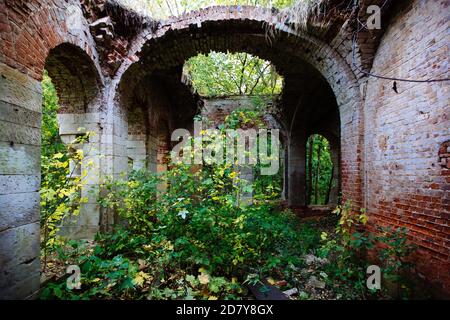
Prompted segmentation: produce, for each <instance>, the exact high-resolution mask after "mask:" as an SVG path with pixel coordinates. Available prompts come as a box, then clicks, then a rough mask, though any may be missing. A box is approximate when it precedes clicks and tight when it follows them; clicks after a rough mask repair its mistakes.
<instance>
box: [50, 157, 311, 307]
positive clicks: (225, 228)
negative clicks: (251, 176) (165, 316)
mask: <svg viewBox="0 0 450 320" xmlns="http://www.w3.org/2000/svg"><path fill="white" fill-rule="evenodd" d="M233 173H234V171H233V170H232V169H231V168H229V167H226V166H224V167H217V168H215V169H214V170H211V169H203V170H197V171H193V170H192V168H191V167H188V166H184V165H179V166H173V167H172V169H171V170H170V171H168V172H167V173H166V174H164V175H155V174H151V173H148V172H144V171H136V172H133V173H132V174H131V175H130V176H129V177H128V179H127V180H126V181H116V182H114V183H108V184H107V185H106V187H107V188H108V190H109V193H108V196H107V197H106V198H103V199H101V205H102V206H105V207H107V208H110V209H115V210H117V212H118V213H119V215H120V217H121V218H122V219H123V221H124V225H125V226H126V228H121V227H118V228H117V230H115V231H114V232H113V233H111V234H107V235H102V236H99V237H98V239H97V246H96V247H95V248H94V250H93V252H92V254H91V255H89V256H87V257H82V258H80V260H79V261H78V263H79V264H80V266H81V269H82V274H83V278H82V284H83V286H84V288H85V290H84V291H83V292H81V293H77V295H75V296H72V295H68V294H69V293H67V292H65V291H64V290H65V289H63V286H59V287H58V288H59V289H60V290H62V292H63V293H62V294H61V297H63V298H67V297H70V298H74V297H75V298H87V297H91V296H96V297H97V298H109V297H115V298H119V297H120V298H127V297H130V295H131V296H132V297H134V298H158V299H175V298H196V299H206V298H208V299H216V298H221V299H224V298H225V299H236V298H238V297H241V296H242V295H243V294H245V292H246V289H245V287H243V285H242V283H243V282H244V281H245V279H246V278H247V277H248V276H249V275H250V274H257V275H258V277H259V278H261V277H266V276H269V275H271V274H273V273H276V272H278V270H279V268H281V267H282V266H286V265H291V264H292V265H297V266H299V265H300V264H301V263H302V261H301V258H300V255H299V253H300V252H304V251H305V250H306V249H307V247H308V246H310V245H311V243H310V240H308V241H303V240H302V239H301V237H300V233H299V232H298V229H297V227H296V225H297V219H296V218H295V217H294V216H293V215H292V214H291V213H289V212H276V211H275V210H274V207H273V206H272V205H268V204H259V205H253V206H239V205H236V203H237V198H236V196H235V194H236V193H235V192H234V191H235V190H234V189H235V188H236V187H235V179H236V177H235V175H234V174H233ZM161 184H166V185H168V187H167V189H166V190H164V191H162V189H161V188H160V187H158V186H161ZM155 199H157V201H155ZM139 263H140V264H141V266H143V268H141V269H140V270H141V271H138V269H139V268H136V267H134V266H135V265H138V264H139ZM96 279H102V280H101V281H100V280H98V281H97V280H96ZM130 279H132V281H131V280H130ZM130 281H131V282H130ZM54 286H55V284H53V285H52V287H48V290H47V291H46V294H47V295H46V296H45V297H47V298H49V297H52V295H56V293H55V292H54V288H53V287H54ZM52 290H53V291H52ZM52 292H53V293H52Z"/></svg>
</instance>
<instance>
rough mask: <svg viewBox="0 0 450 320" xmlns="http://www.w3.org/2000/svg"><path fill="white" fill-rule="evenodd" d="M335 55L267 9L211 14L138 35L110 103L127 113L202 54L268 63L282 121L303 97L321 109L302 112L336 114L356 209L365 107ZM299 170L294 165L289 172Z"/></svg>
mask: <svg viewBox="0 0 450 320" xmlns="http://www.w3.org/2000/svg"><path fill="white" fill-rule="evenodd" d="M269 34H270V36H269ZM317 34H320V32H317ZM339 50H340V49H337V48H334V47H332V46H331V45H330V44H327V43H326V42H325V41H323V40H321V39H320V38H319V37H317V36H314V35H312V34H310V33H307V32H301V31H295V30H294V29H291V28H290V27H288V26H287V25H285V24H281V23H280V21H279V17H278V16H277V15H276V14H273V12H272V11H271V10H268V9H263V8H255V7H210V8H206V9H204V10H201V11H196V12H192V13H189V14H187V15H185V16H182V17H180V18H177V19H173V20H170V21H169V22H167V23H166V24H164V25H162V26H160V27H159V28H157V29H156V30H154V29H152V30H150V29H146V30H143V31H142V32H141V33H140V35H138V36H137V38H136V40H135V42H134V44H133V46H132V47H131V51H130V53H129V55H128V59H127V60H125V61H124V63H123V64H122V66H121V67H120V68H119V69H118V71H117V73H116V76H115V80H114V81H115V86H113V87H112V89H113V90H112V91H111V92H110V95H114V96H115V105H114V109H115V110H125V108H124V106H123V104H124V103H125V104H126V103H128V102H126V101H124V95H127V93H128V95H130V94H131V95H132V93H133V92H139V91H145V89H144V88H145V84H146V83H147V82H146V81H147V80H145V79H149V78H155V77H156V78H157V79H161V80H162V79H163V78H167V76H168V75H169V76H171V77H172V83H177V82H178V83H180V82H181V81H180V79H181V77H182V74H181V71H182V66H183V64H184V62H185V61H186V60H187V59H189V58H190V57H192V56H195V55H197V54H199V53H209V52H210V51H221V52H227V51H230V52H247V53H250V54H253V55H256V56H258V57H260V58H262V59H265V60H268V61H270V62H271V63H272V64H274V65H275V67H276V69H277V71H278V72H279V73H280V74H281V75H283V76H284V77H285V88H284V91H283V101H284V103H283V109H284V111H283V112H284V113H285V118H286V119H285V120H286V121H288V122H290V121H291V118H292V117H293V116H294V115H293V113H294V110H293V109H295V105H296V104H297V103H298V102H297V101H298V100H299V99H300V98H301V94H300V93H301V92H302V91H304V94H306V95H308V94H309V95H312V96H314V97H316V98H317V99H316V100H317V101H318V102H313V101H312V99H311V100H309V101H307V102H305V103H306V104H309V105H308V106H305V105H303V106H302V107H301V108H300V109H302V108H303V109H305V108H311V107H312V106H313V104H316V105H315V106H314V107H320V106H321V105H322V106H325V105H326V104H329V105H335V107H336V108H337V109H338V110H339V111H338V118H339V119H338V121H337V122H338V127H339V123H340V128H338V132H339V133H340V134H337V137H338V139H339V138H340V139H341V143H342V153H341V154H342V172H343V174H342V177H343V179H342V190H343V194H344V197H345V199H352V200H353V201H354V202H355V204H356V205H361V204H362V192H361V191H362V190H361V188H362V185H361V181H362V179H361V177H360V175H361V166H360V159H358V156H357V155H358V154H359V153H360V150H361V142H362V141H361V130H362V128H363V124H362V119H363V117H362V102H361V96H360V89H359V82H358V80H357V78H356V76H355V74H354V73H353V70H352V68H351V66H350V65H349V62H348V61H347V60H345V59H344V58H342V56H341V52H340V51H339ZM162 75H163V76H162ZM311 83H314V85H312V84H311ZM172 88H173V84H172ZM173 91H174V90H173ZM130 92H131V93H130ZM322 96H325V97H326V98H323V97H322ZM322 98H323V99H322ZM121 99H122V100H121ZM127 99H129V97H128V98H127ZM305 103H303V104H305ZM317 104H318V105H317ZM110 107H111V108H113V105H111V106H110ZM195 108H196V105H195V101H194V100H192V101H189V102H188V103H186V104H185V105H183V106H180V107H179V108H178V109H176V110H174V111H175V113H177V112H178V113H182V114H185V118H184V121H185V122H186V121H187V120H189V119H191V118H192V115H193V113H194V112H195ZM110 113H113V109H111V110H110ZM186 114H187V115H186ZM297 117H298V115H297ZM296 121H298V120H296ZM330 125H331V124H330ZM333 125H334V124H333ZM302 126H303V124H302V122H301V121H300V122H298V123H296V127H302ZM294 135H296V138H295V139H297V140H301V141H302V142H301V143H300V144H298V145H296V146H295V148H297V149H299V152H301V154H303V153H304V151H303V149H304V146H303V144H304V143H305V141H306V136H305V134H304V133H301V132H298V133H295V134H294ZM292 154H294V153H292ZM303 164H304V163H303V162H298V163H295V164H294V163H293V164H292V167H298V166H303ZM292 174H297V177H296V178H294V179H291V181H294V180H295V179H304V178H302V175H304V173H303V172H302V171H301V170H300V172H299V173H294V172H292ZM301 184H302V183H301V182H300V185H301ZM300 185H296V186H293V187H292V188H293V189H294V190H295V191H293V193H292V194H291V198H292V197H294V196H295V195H297V194H298V193H299V189H298V188H299V186H300ZM300 193H301V189H300ZM302 203H304V200H303V199H299V200H298V201H292V204H295V205H300V206H301V205H302Z"/></svg>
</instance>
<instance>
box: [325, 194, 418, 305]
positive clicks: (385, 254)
mask: <svg viewBox="0 0 450 320" xmlns="http://www.w3.org/2000/svg"><path fill="white" fill-rule="evenodd" d="M334 213H336V214H337V215H338V216H339V222H338V225H337V227H336V231H335V234H334V235H328V234H327V233H322V236H321V238H322V246H321V248H320V249H319V250H318V252H319V254H320V255H321V256H323V257H327V258H328V259H329V260H330V262H331V263H330V264H329V265H327V266H326V269H325V272H326V273H327V274H329V275H331V277H330V284H331V285H333V282H340V283H341V284H343V285H341V287H340V288H339V290H340V292H341V293H342V294H343V296H344V297H346V298H349V299H352V298H368V297H372V298H375V297H382V296H384V297H392V296H394V298H397V297H398V296H399V292H400V291H401V290H400V289H403V290H402V291H403V293H405V294H409V289H408V288H407V286H406V278H405V277H404V276H405V274H406V273H407V271H408V270H409V268H410V264H409V263H408V262H407V258H408V256H409V255H410V253H411V252H412V250H413V246H411V245H410V244H409V243H408V242H407V229H405V228H398V229H397V230H393V229H391V228H379V229H378V230H377V232H371V231H369V230H368V229H367V228H365V225H366V224H367V222H368V217H367V215H366V213H365V210H364V209H361V210H360V211H355V210H354V209H353V208H352V204H351V202H350V201H349V202H346V203H345V204H344V205H342V206H338V207H337V208H336V210H335V211H334ZM369 251H372V253H374V254H375V255H376V256H377V257H378V260H379V263H380V267H381V270H382V276H383V282H384V283H386V281H389V282H390V283H394V284H395V286H396V289H397V292H394V293H393V292H392V290H391V289H390V288H389V286H383V285H382V292H376V291H369V290H368V289H367V287H366V270H367V267H368V266H369V265H371V264H373V262H370V261H369V260H368V258H367V255H368V252H369ZM351 288H354V289H355V290H352V289H351Z"/></svg>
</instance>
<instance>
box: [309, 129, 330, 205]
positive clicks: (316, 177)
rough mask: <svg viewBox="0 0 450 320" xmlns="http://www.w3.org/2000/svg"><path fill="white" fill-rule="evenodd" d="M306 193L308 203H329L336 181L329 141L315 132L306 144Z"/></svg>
mask: <svg viewBox="0 0 450 320" xmlns="http://www.w3.org/2000/svg"><path fill="white" fill-rule="evenodd" d="M306 159H307V161H306V173H307V178H306V193H307V197H306V199H307V204H308V205H328V204H329V202H330V195H331V192H332V189H333V188H334V187H335V185H336V183H337V182H336V181H334V179H333V176H334V172H333V171H334V164H333V160H332V154H331V148H330V143H329V141H328V140H327V139H326V138H325V137H323V136H322V135H320V134H313V135H311V136H310V137H309V138H308V141H307V144H306Z"/></svg>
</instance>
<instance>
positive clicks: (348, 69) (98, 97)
mask: <svg viewBox="0 0 450 320" xmlns="http://www.w3.org/2000/svg"><path fill="white" fill-rule="evenodd" d="M81 2H82V4H81V3H80V1H78V0H44V1H37V0H21V1H17V0H16V1H15V0H0V39H1V47H0V297H2V298H27V297H29V298H31V297H33V295H34V294H35V293H36V291H37V290H38V288H39V282H40V280H39V269H40V268H39V194H38V191H39V186H40V126H41V123H40V122H41V103H42V97H41V86H40V80H41V78H42V74H43V70H44V68H45V69H47V70H48V72H49V74H50V76H51V77H52V78H53V81H54V83H55V86H56V88H57V91H58V95H59V98H60V104H61V110H60V115H59V116H58V119H59V121H60V133H61V135H62V136H63V137H64V136H65V137H66V138H67V139H69V138H70V137H71V136H73V135H74V134H75V132H76V129H77V128H78V127H79V126H83V127H86V128H87V130H89V131H94V132H96V133H97V138H96V139H93V140H92V141H90V144H92V146H93V147H94V149H95V150H96V152H95V153H94V155H93V157H94V158H93V159H94V160H95V163H96V165H97V170H96V171H95V172H94V173H92V176H91V177H90V184H89V187H90V188H94V190H96V188H98V181H99V178H100V177H102V176H109V175H113V176H118V175H120V174H121V173H123V172H126V171H127V170H128V168H129V166H130V165H132V166H134V167H144V166H147V167H148V168H150V169H151V170H165V160H164V158H165V157H164V156H165V155H166V154H167V151H168V149H169V148H170V141H169V138H170V133H171V131H172V130H173V129H175V128H179V127H184V128H188V129H191V127H192V118H193V116H194V115H195V114H196V113H197V111H198V109H199V106H200V99H199V97H198V96H197V95H196V94H195V93H193V92H192V90H191V88H190V86H189V84H188V83H185V82H184V81H181V79H182V78H183V77H182V70H183V68H182V67H183V64H184V62H185V61H186V59H188V58H190V57H192V56H195V55H197V54H198V53H207V52H209V51H210V50H216V51H227V50H229V51H233V52H237V51H245V52H249V53H252V54H255V55H257V56H259V57H261V58H263V59H266V60H269V61H271V62H272V63H273V64H274V65H275V66H276V68H277V70H278V72H279V73H280V74H282V75H283V76H284V78H285V87H284V89H283V93H282V96H281V98H280V103H279V105H280V109H279V115H280V119H278V120H279V121H280V122H281V123H284V125H285V127H287V128H290V131H291V134H290V137H291V138H290V139H289V140H287V141H286V150H287V164H288V172H289V175H288V179H287V180H288V185H287V190H286V195H287V198H288V200H289V203H290V204H291V205H292V206H303V205H305V198H304V188H305V183H304V182H305V144H306V138H307V137H308V136H309V134H311V133H321V134H324V135H325V136H326V137H327V138H328V139H329V140H330V141H332V143H334V145H336V150H339V151H337V153H336V154H339V155H340V164H339V167H340V172H339V176H340V180H341V185H340V190H341V192H342V196H343V199H344V200H346V199H351V200H353V202H354V203H355V206H359V207H366V208H367V209H368V212H369V216H370V221H371V225H372V226H384V225H391V226H400V225H403V226H407V227H408V228H409V229H410V230H411V233H410V240H411V241H413V242H414V243H416V244H418V246H419V249H418V250H417V256H416V262H417V272H418V273H419V274H421V275H422V276H423V277H424V278H425V279H426V280H427V281H429V283H431V284H432V285H433V286H434V287H436V288H437V289H439V290H440V291H441V292H442V293H443V294H446V295H449V294H450V230H449V229H450V227H449V225H448V223H449V214H450V195H449V185H450V184H449V182H450V181H449V179H450V173H449V172H450V169H449V156H448V154H449V141H450V132H449V128H450V120H449V117H450V109H449V105H448V101H449V98H450V95H449V86H448V82H433V83H409V82H397V83H396V90H397V92H395V91H394V90H393V89H392V88H393V82H392V81H389V80H381V79H376V78H373V77H367V76H366V75H365V74H364V72H369V71H370V72H372V73H374V74H380V75H387V76H391V77H401V78H412V79H427V78H448V56H449V52H448V43H449V33H448V30H449V20H448V15H447V14H446V12H448V6H449V1H448V0H435V1H426V0H411V1H407V0H402V1H381V0H380V1H360V2H361V8H360V9H361V10H360V11H359V13H358V15H359V19H360V20H361V21H364V19H366V17H367V15H366V14H364V12H365V8H366V7H367V6H368V5H370V4H385V6H384V7H383V11H382V15H383V20H382V30H376V31H368V30H362V31H361V32H360V33H358V35H357V37H356V40H357V41H356V43H355V45H353V44H352V39H353V37H352V36H353V32H354V31H355V30H356V28H358V26H359V25H358V23H357V22H356V19H355V15H356V11H353V13H352V12H351V10H349V11H348V10H346V9H347V8H351V5H350V4H351V3H353V1H337V0H332V1H328V7H329V8H331V10H330V12H331V13H332V15H333V17H334V18H333V19H331V20H330V23H329V24H327V25H323V24H321V23H320V21H322V20H324V19H328V18H330V17H329V16H328V17H327V16H325V17H319V18H318V19H315V20H311V21H310V22H309V24H308V28H306V29H304V28H303V29H300V31H299V30H297V29H296V28H293V26H291V25H289V24H286V23H285V20H283V18H282V17H281V16H280V15H277V14H276V12H274V11H272V10H269V9H262V8H253V7H211V8H207V9H203V10H200V11H197V12H193V13H189V14H186V15H184V16H182V17H178V18H173V19H170V20H168V21H162V22H158V21H152V20H151V19H150V18H148V17H142V16H140V15H139V14H136V13H133V12H131V11H130V10H127V9H125V8H123V7H121V6H118V5H116V4H112V2H110V1H107V0H95V1H81ZM124 17H128V19H126V20H124ZM339 17H340V18H339ZM342 17H343V18H342ZM321 19H322V20H321ZM125 21H127V22H125ZM353 49H355V54H353ZM361 71H363V72H361ZM291 129H292V130H291ZM97 191H98V189H97ZM98 192H101V190H100V191H98ZM83 212H84V213H83V214H82V219H81V222H79V224H77V225H71V226H68V228H67V233H68V234H72V235H73V236H75V237H78V238H83V237H90V236H92V234H93V233H95V232H96V231H98V230H99V229H100V230H108V228H109V227H110V226H111V225H112V224H114V222H115V221H114V214H113V213H111V212H107V211H105V212H103V211H102V210H100V209H99V208H98V205H97V204H96V203H95V197H92V198H91V199H90V200H89V203H88V204H87V205H86V207H85V209H84V211H83Z"/></svg>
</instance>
